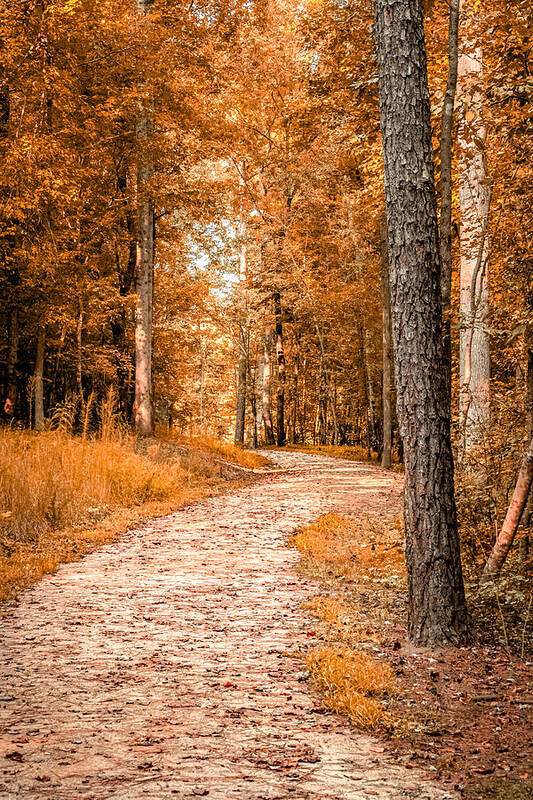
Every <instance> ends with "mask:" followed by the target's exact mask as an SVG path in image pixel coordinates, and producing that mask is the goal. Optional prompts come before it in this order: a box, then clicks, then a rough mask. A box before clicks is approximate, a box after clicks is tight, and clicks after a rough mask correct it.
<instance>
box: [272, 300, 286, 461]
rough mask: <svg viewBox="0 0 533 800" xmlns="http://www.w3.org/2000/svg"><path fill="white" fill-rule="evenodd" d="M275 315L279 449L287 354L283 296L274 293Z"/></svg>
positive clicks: (282, 420)
mask: <svg viewBox="0 0 533 800" xmlns="http://www.w3.org/2000/svg"><path fill="white" fill-rule="evenodd" d="M274 315H275V319H276V358H277V364H278V392H277V406H276V411H277V420H276V422H277V424H276V442H277V445H278V447H283V445H284V444H285V352H284V349H283V322H282V309H281V295H280V293H279V292H275V293H274Z"/></svg>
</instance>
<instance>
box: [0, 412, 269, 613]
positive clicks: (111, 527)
mask: <svg viewBox="0 0 533 800" xmlns="http://www.w3.org/2000/svg"><path fill="white" fill-rule="evenodd" d="M222 461H223V463H222ZM225 462H230V463H233V464H235V465H237V466H239V467H244V468H245V469H242V470H238V471H236V472H235V474H232V473H231V472H228V469H227V468H225ZM267 463H268V462H267V460H266V459H265V458H263V457H261V456H259V455H256V454H254V453H248V452H246V451H242V450H239V449H238V448H233V447H232V446H228V445H226V444H225V443H219V442H217V441H216V440H214V439H202V440H201V441H200V440H194V442H188V443H187V444H186V445H184V444H182V445H178V444H177V443H175V442H173V441H172V440H171V439H169V438H168V437H158V438H156V437H151V438H148V439H138V438H136V437H135V436H133V435H131V434H130V433H128V432H125V431H121V430H120V428H118V427H116V426H114V427H113V426H109V425H108V426H107V428H106V427H105V426H104V429H103V430H102V429H100V431H99V432H98V434H97V435H95V436H93V437H89V436H84V435H79V436H73V435H72V434H71V433H70V432H68V431H67V430H64V429H60V430H49V431H47V432H44V433H40V434H35V433H31V432H23V431H16V430H9V429H3V430H0V498H1V506H0V605H1V604H2V603H5V602H7V601H9V600H11V599H12V598H14V597H15V596H16V595H17V593H18V592H19V591H20V590H22V589H24V588H26V587H28V586H30V585H32V584H33V583H34V582H35V581H36V580H38V579H39V578H40V577H41V575H43V574H45V573H49V572H53V571H54V570H55V569H56V568H57V566H58V565H59V564H60V563H62V562H66V561H73V560H77V559H79V558H81V557H82V556H83V555H84V554H86V553H88V552H90V551H92V550H94V549H96V548H97V547H100V546H101V545H103V544H105V543H107V542H110V541H113V540H114V539H116V538H117V537H118V536H120V535H121V534H122V533H123V532H124V531H125V530H127V529H128V528H129V527H131V526H133V525H136V524H138V523H139V522H141V521H142V520H145V519H150V518H153V517H157V516H162V515H164V514H169V513H171V512H172V511H174V510H176V509H177V508H180V507H181V506H183V505H187V504H189V503H192V502H195V501H197V500H201V499H202V498H204V497H208V496H209V495H212V494H217V493H219V492H222V491H224V490H225V489H226V488H227V487H228V486H229V485H232V486H235V485H236V483H235V482H238V481H241V482H243V481H244V482H245V481H247V480H249V479H250V477H249V475H248V472H247V471H248V470H249V469H251V468H257V467H263V466H265V464H267ZM229 480H230V481H231V484H230V483H228V481H229ZM237 485H238V483H237Z"/></svg>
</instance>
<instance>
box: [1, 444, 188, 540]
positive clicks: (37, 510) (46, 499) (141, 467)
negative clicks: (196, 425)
mask: <svg viewBox="0 0 533 800" xmlns="http://www.w3.org/2000/svg"><path fill="white" fill-rule="evenodd" d="M185 481H186V473H185V471H184V469H183V468H182V466H181V463H180V462H178V461H175V462H174V463H170V464H169V463H166V464H164V465H163V464H157V463H154V462H153V461H150V460H149V459H147V458H145V457H142V456H140V455H138V454H136V453H135V451H134V443H133V439H131V438H125V439H121V440H117V439H116V440H113V439H107V440H87V439H80V438H73V437H71V436H68V435H67V434H66V433H64V432H63V431H50V432H47V433H41V434H32V433H24V432H18V431H8V430H3V431H0V504H1V505H0V537H2V536H3V537H4V538H5V537H8V538H10V539H15V540H21V539H22V540H28V539H32V538H35V536H37V535H39V533H41V532H42V531H44V530H46V529H51V530H57V529H59V528H64V527H68V526H71V525H74V524H76V523H78V522H80V521H81V520H82V519H83V518H84V517H85V516H87V515H88V514H91V513H93V514H94V513H95V511H96V510H97V509H102V508H103V507H109V506H117V505H120V506H128V505H139V504H141V503H146V502H148V501H149V500H164V499H166V498H168V497H170V496H171V495H172V492H173V490H174V488H175V486H176V484H178V485H179V484H183V483H184V482H185Z"/></svg>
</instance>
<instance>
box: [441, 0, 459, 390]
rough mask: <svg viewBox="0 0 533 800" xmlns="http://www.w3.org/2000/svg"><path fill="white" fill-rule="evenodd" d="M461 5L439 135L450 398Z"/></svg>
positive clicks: (451, 33)
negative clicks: (454, 159) (455, 126)
mask: <svg viewBox="0 0 533 800" xmlns="http://www.w3.org/2000/svg"><path fill="white" fill-rule="evenodd" d="M459 6H460V0H450V17H449V27H448V80H447V83H446V93H445V95H444V103H443V106H442V123H441V135H440V184H441V186H440V198H441V202H440V231H439V252H440V263H441V292H442V316H443V324H442V338H443V343H444V357H445V360H446V370H447V376H446V379H447V383H448V392H449V393H450V395H451V380H452V377H451V373H452V344H451V320H450V314H451V296H452V132H453V111H454V106H455V93H456V89H457V67H458V61H459Z"/></svg>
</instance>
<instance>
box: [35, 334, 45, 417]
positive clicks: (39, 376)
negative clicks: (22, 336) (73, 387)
mask: <svg viewBox="0 0 533 800" xmlns="http://www.w3.org/2000/svg"><path fill="white" fill-rule="evenodd" d="M45 346H46V326H45V325H40V326H39V332H38V334H37V352H36V355H35V370H34V373H33V391H34V402H35V413H34V428H35V430H36V431H42V430H44V390H43V373H44V351H45Z"/></svg>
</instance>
